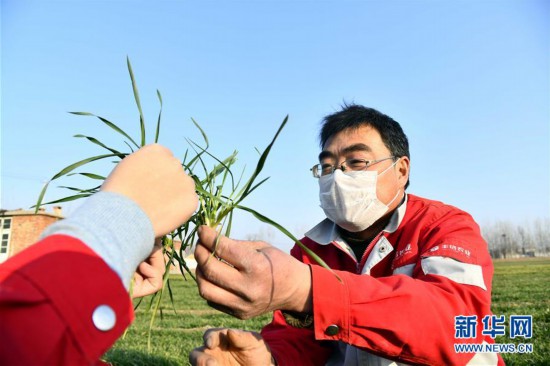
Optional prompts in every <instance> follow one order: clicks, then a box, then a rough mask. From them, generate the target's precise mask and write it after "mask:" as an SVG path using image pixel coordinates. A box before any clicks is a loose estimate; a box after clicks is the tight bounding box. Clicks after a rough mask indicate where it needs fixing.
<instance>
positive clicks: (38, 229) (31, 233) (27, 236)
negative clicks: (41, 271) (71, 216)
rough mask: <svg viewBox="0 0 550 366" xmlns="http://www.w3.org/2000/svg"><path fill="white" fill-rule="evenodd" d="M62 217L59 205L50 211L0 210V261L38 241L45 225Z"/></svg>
mask: <svg viewBox="0 0 550 366" xmlns="http://www.w3.org/2000/svg"><path fill="white" fill-rule="evenodd" d="M62 218H63V212H62V209H61V206H54V207H53V212H51V213H50V212H46V210H45V209H43V208H41V209H40V210H39V211H38V212H37V213H34V211H27V210H22V209H18V210H11V211H8V210H0V238H1V242H0V263H1V262H3V261H5V260H6V259H8V258H9V257H11V256H13V255H14V254H16V253H18V252H20V251H21V250H23V249H25V248H26V247H28V246H29V245H31V244H33V243H35V242H36V241H38V238H39V237H40V234H41V233H42V232H43V231H44V229H45V228H46V227H47V226H49V225H51V224H53V223H54V222H56V221H57V220H60V219H62Z"/></svg>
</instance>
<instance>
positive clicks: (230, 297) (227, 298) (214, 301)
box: [195, 268, 246, 319]
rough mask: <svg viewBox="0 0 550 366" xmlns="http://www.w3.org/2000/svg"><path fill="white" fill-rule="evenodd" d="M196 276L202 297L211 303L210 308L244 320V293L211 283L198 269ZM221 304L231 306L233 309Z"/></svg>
mask: <svg viewBox="0 0 550 366" xmlns="http://www.w3.org/2000/svg"><path fill="white" fill-rule="evenodd" d="M195 275H196V278H197V282H198V285H199V292H200V296H201V297H203V298H204V299H206V300H207V301H208V302H209V303H210V306H212V307H213V308H215V309H217V310H220V311H222V312H224V313H226V314H229V315H232V316H236V317H238V318H241V319H242V318H243V311H244V309H245V305H246V304H245V303H244V301H243V298H245V294H243V293H242V291H239V290H236V289H232V288H228V289H225V288H223V287H221V286H220V285H218V284H214V283H212V282H210V281H209V280H207V279H206V278H205V276H204V274H203V273H202V272H201V270H200V269H198V268H197V271H196V274H195ZM220 304H231V307H226V306H223V305H220Z"/></svg>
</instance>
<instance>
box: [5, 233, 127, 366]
mask: <svg viewBox="0 0 550 366" xmlns="http://www.w3.org/2000/svg"><path fill="white" fill-rule="evenodd" d="M101 305H106V306H107V307H108V308H110V309H111V310H112V311H113V312H114V315H115V322H114V324H113V326H112V328H111V329H108V330H99V329H98V328H96V326H95V324H94V320H93V318H92V316H93V315H94V312H95V311H96V309H97V308H98V307H99V306H101ZM103 308H105V307H103ZM95 314H96V315H97V314H98V313H97V312H96V313H95ZM132 320H133V310H132V303H131V301H130V298H129V296H128V293H127V291H126V290H125V288H124V286H123V284H122V281H121V280H120V278H119V277H118V275H117V274H116V273H115V272H114V271H113V270H111V269H110V267H109V266H108V265H107V264H106V263H105V262H104V261H103V260H102V259H101V258H100V257H98V256H97V255H96V254H95V252H93V251H92V250H91V249H90V248H89V247H88V246H86V245H85V244H83V243H82V242H81V241H79V240H77V239H75V238H72V237H69V236H65V235H53V236H50V237H47V238H46V239H44V240H42V241H40V242H38V243H36V244H34V245H32V246H31V247H29V248H28V249H26V250H25V251H23V252H21V253H19V254H18V255H16V256H14V257H12V258H10V259H8V261H6V262H4V263H3V264H2V265H0V324H1V326H0V340H1V344H0V364H2V365H38V364H40V365H45V364H48V365H80V364H87V365H89V364H93V363H95V362H97V361H98V360H99V358H100V357H101V356H102V355H103V354H104V353H105V352H106V351H107V350H108V349H109V348H110V347H111V346H112V344H113V343H114V342H115V341H116V340H117V339H118V337H119V336H120V335H121V334H122V332H123V331H124V330H125V329H126V327H127V326H128V325H129V324H130V323H131V321H132Z"/></svg>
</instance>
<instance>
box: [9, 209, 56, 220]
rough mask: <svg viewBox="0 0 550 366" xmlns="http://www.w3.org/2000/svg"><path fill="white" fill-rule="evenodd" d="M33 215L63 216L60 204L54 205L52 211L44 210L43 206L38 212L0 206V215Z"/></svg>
mask: <svg viewBox="0 0 550 366" xmlns="http://www.w3.org/2000/svg"><path fill="white" fill-rule="evenodd" d="M33 215H39V216H49V217H55V218H58V219H63V218H64V216H63V211H62V209H61V206H54V207H53V212H46V210H45V209H44V208H40V209H38V212H35V211H34V210H24V209H22V208H17V209H15V210H5V209H1V208H0V217H12V216H33Z"/></svg>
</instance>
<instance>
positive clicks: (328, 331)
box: [325, 324, 340, 336]
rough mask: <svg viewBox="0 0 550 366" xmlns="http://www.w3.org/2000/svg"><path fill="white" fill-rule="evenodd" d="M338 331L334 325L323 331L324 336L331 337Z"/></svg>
mask: <svg viewBox="0 0 550 366" xmlns="http://www.w3.org/2000/svg"><path fill="white" fill-rule="evenodd" d="M339 331H340V328H338V326H337V325H336V324H332V325H329V326H328V327H327V329H325V334H326V335H329V336H333V335H336V334H338V332H339Z"/></svg>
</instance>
